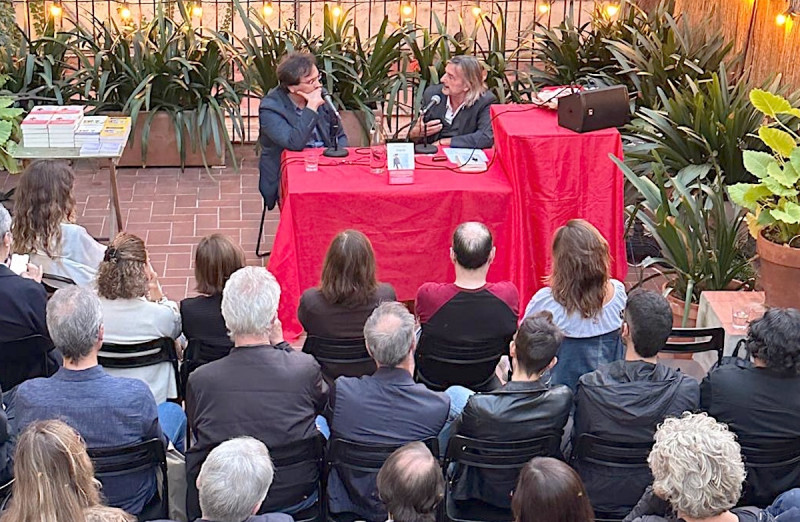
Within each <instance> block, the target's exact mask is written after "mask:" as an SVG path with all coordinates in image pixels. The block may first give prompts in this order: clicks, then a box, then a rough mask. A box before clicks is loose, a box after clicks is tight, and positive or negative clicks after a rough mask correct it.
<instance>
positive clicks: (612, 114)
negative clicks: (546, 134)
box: [558, 85, 630, 132]
mask: <svg viewBox="0 0 800 522" xmlns="http://www.w3.org/2000/svg"><path fill="white" fill-rule="evenodd" d="M629 121H630V106H629V104H628V89H627V88H626V87H625V86H624V85H615V86H613V87H603V88H602V89H594V90H590V91H580V92H577V93H575V94H570V95H569V96H564V97H563V98H559V99H558V124H559V125H560V126H561V127H564V128H566V129H571V130H574V131H575V132H589V131H593V130H598V129H607V128H609V127H620V126H622V125H625V124H626V123H628V122H629Z"/></svg>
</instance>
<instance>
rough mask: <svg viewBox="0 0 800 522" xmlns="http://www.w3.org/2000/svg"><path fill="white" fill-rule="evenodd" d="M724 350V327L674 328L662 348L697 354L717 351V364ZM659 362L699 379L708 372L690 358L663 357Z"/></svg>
mask: <svg viewBox="0 0 800 522" xmlns="http://www.w3.org/2000/svg"><path fill="white" fill-rule="evenodd" d="M724 350H725V329H724V328H722V327H714V328H673V329H672V332H671V333H670V335H669V340H668V341H667V344H666V345H665V346H664V348H662V349H661V353H672V354H695V353H702V352H716V353H717V364H719V363H720V362H721V361H722V355H723V351H724ZM659 362H660V363H662V364H664V365H666V366H669V367H671V368H675V369H679V370H681V371H683V372H684V373H686V374H687V375H690V376H692V377H694V378H695V379H697V380H702V379H703V377H705V374H706V373H708V372H707V371H706V370H704V369H703V368H702V366H700V364H699V363H697V362H696V361H692V360H689V359H664V358H662V359H661V360H660V361H659Z"/></svg>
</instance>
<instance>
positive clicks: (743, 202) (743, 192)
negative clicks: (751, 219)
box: [728, 183, 772, 211]
mask: <svg viewBox="0 0 800 522" xmlns="http://www.w3.org/2000/svg"><path fill="white" fill-rule="evenodd" d="M728 194H729V195H730V197H731V200H732V201H733V202H734V203H736V204H737V205H739V206H740V207H744V208H746V209H748V210H751V211H755V210H756V209H757V208H758V204H759V202H760V201H761V200H763V199H764V198H768V197H770V196H771V195H772V191H771V190H769V188H767V187H766V186H765V185H763V184H761V183H759V184H754V183H737V184H736V185H732V186H730V187H728Z"/></svg>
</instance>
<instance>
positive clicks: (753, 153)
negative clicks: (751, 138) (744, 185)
mask: <svg viewBox="0 0 800 522" xmlns="http://www.w3.org/2000/svg"><path fill="white" fill-rule="evenodd" d="M797 150H800V149H797ZM742 159H743V160H744V168H746V169H747V172H749V173H750V174H752V175H753V176H755V177H757V178H763V177H764V176H766V175H767V167H768V166H769V165H770V164H773V163H774V164H776V165H777V163H778V162H777V161H776V160H775V158H774V157H773V156H772V154H768V153H766V152H761V151H758V150H746V151H744V152H743V153H742ZM798 159H800V156H799V157H798Z"/></svg>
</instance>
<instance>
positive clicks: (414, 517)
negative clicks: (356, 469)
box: [377, 442, 444, 522]
mask: <svg viewBox="0 0 800 522" xmlns="http://www.w3.org/2000/svg"><path fill="white" fill-rule="evenodd" d="M377 482H378V495H379V496H380V498H381V500H383V503H384V504H385V505H386V510H387V511H388V513H389V520H392V521H394V522H412V521H413V522H435V520H436V507H437V506H438V505H439V503H440V502H441V501H442V498H443V497H444V478H443V476H442V470H441V469H440V468H439V463H438V462H437V461H436V459H434V458H433V455H431V452H430V451H429V450H428V448H427V447H425V445H424V444H422V443H421V442H412V443H411V444H406V445H405V446H403V447H402V448H400V449H399V450H396V451H395V452H394V453H392V455H391V456H390V457H389V458H388V459H386V462H384V464H383V467H382V468H381V471H380V472H379V473H378V481H377Z"/></svg>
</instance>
